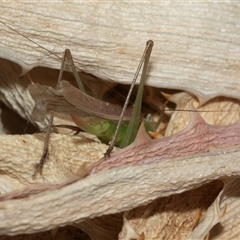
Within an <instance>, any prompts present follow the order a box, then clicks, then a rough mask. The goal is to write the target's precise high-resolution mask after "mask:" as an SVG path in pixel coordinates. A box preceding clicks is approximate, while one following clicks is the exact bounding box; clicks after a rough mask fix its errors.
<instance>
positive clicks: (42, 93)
mask: <svg viewBox="0 0 240 240" xmlns="http://www.w3.org/2000/svg"><path fill="white" fill-rule="evenodd" d="M152 47H153V41H151V40H149V41H148V42H147V46H146V49H145V51H144V53H143V56H142V58H141V61H140V63H139V66H138V68H137V71H136V73H135V75H134V78H133V81H132V85H131V87H130V90H129V93H128V96H127V98H126V101H125V104H124V106H123V108H121V107H120V106H118V105H114V104H110V103H107V102H104V101H101V100H97V99H95V98H93V97H91V96H89V95H87V94H86V93H85V92H84V87H83V85H82V83H81V80H80V78H79V76H78V74H77V71H76V68H75V66H74V63H73V60H72V56H71V53H70V51H69V50H65V52H64V57H63V59H62V65H61V69H60V73H59V78H58V86H57V90H55V89H52V88H49V87H48V88H47V87H43V86H38V85H31V86H30V88H29V92H30V94H31V96H32V97H33V98H34V100H35V108H34V110H33V113H32V116H33V118H34V120H39V119H41V117H39V115H38V110H39V109H44V108H45V111H46V112H47V111H50V112H51V118H50V125H49V126H51V124H52V120H53V115H52V113H54V112H57V113H63V114H68V115H71V117H72V119H73V121H74V122H75V123H76V124H77V125H78V126H79V127H80V128H81V129H82V130H84V131H86V132H88V133H91V134H94V135H96V136H97V137H98V138H99V139H100V140H101V141H102V142H105V143H109V142H110V141H111V142H110V145H109V148H108V150H107V152H106V155H107V156H109V155H110V153H111V151H112V149H113V146H114V145H116V146H119V147H121V148H123V147H126V146H127V145H129V144H130V143H131V142H133V140H134V139H135V136H136V134H137V131H138V127H139V124H140V119H141V103H142V94H143V89H144V84H145V78H146V72H147V66H148V62H149V58H150V54H151V51H152ZM66 60H68V62H69V63H70V65H71V68H72V70H73V73H74V77H75V79H76V81H77V84H78V86H79V88H80V90H79V89H77V88H75V87H73V86H72V85H71V84H69V83H68V82H66V81H62V75H63V71H64V65H65V62H66ZM143 63H144V66H143V71H142V76H141V80H140V85H139V89H138V93H137V96H136V100H135V103H134V107H133V111H131V110H129V109H127V105H128V102H129V99H130V95H131V93H132V90H133V87H134V85H135V83H136V80H137V77H138V75H139V72H140V70H141V68H142V65H143ZM93 116H94V117H93ZM128 121H129V123H127V122H128ZM117 122H118V123H117ZM122 122H123V123H122ZM50 128H51V127H49V128H48V131H47V134H46V140H45V145H44V151H43V155H42V158H41V160H40V162H39V164H37V166H36V172H35V174H36V173H37V172H38V171H39V172H41V171H42V167H43V164H44V162H45V159H46V158H47V155H48V143H49V137H50ZM35 174H34V175H35Z"/></svg>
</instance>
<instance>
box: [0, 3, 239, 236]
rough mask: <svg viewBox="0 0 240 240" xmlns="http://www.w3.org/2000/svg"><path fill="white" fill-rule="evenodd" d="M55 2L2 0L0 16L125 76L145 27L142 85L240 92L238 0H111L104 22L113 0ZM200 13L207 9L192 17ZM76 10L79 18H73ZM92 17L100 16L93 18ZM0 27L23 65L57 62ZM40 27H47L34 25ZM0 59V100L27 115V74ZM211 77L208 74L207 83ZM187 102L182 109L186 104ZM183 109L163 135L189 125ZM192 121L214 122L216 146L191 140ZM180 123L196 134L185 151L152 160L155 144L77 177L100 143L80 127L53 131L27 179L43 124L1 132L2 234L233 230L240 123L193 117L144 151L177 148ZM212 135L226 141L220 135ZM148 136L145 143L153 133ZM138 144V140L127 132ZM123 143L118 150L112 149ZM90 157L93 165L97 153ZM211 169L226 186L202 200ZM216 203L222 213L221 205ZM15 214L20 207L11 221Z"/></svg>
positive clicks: (109, 74)
mask: <svg viewBox="0 0 240 240" xmlns="http://www.w3.org/2000/svg"><path fill="white" fill-rule="evenodd" d="M49 4H50V3H49ZM64 4H65V3H63V2H62V3H58V6H57V7H56V6H54V7H49V9H51V13H50V12H48V9H46V6H45V4H44V5H41V4H40V3H39V4H38V3H32V4H31V5H29V4H21V3H15V2H12V3H7V5H6V4H5V5H4V3H2V4H1V8H0V11H2V14H1V18H2V21H5V23H8V24H11V26H14V27H16V28H17V29H18V30H22V31H23V32H24V34H26V35H27V36H28V37H30V38H32V37H34V39H35V41H36V42H37V43H40V44H41V45H43V46H47V47H49V49H51V50H53V51H54V52H57V53H60V52H62V51H63V49H62V46H66V47H68V48H70V49H75V52H74V56H75V58H76V59H77V61H76V62H77V66H78V67H80V69H82V70H85V71H86V72H89V73H92V74H97V75H98V76H100V77H102V78H104V79H111V80H112V79H116V80H117V81H120V80H122V81H123V80H124V81H130V79H131V77H132V74H133V69H134V68H135V66H136V65H137V60H138V59H139V56H137V55H136V53H139V55H140V52H141V50H142V46H143V44H145V41H146V40H147V39H146V37H149V36H151V37H153V40H154V41H155V49H154V55H153V58H152V63H151V66H150V73H149V82H148V83H149V84H151V85H155V86H156V85H157V86H165V87H167V88H177V89H184V90H188V91H189V92H192V93H195V94H196V96H197V97H198V98H199V99H200V100H201V102H202V103H203V102H204V101H206V100H208V99H210V98H211V97H213V96H218V95H219V94H221V95H224V96H234V97H236V98H239V84H238V78H239V68H238V65H239V64H238V63H239V59H240V58H239V47H238V44H237V43H238V42H239V36H240V35H239V34H237V33H238V32H239V25H238V23H239V14H238V11H237V9H238V8H239V6H238V5H237V4H235V3H231V4H228V3H221V4H219V3H204V4H203V3H197V2H196V3H191V4H190V3H178V4H177V6H176V5H175V3H174V2H168V3H161V4H159V5H154V4H152V5H148V7H147V8H146V7H145V6H144V5H134V6H133V5H132V4H133V3H129V4H131V5H129V4H128V3H118V4H116V5H111V6H112V7H113V9H115V10H116V11H109V12H108V15H107V16H108V20H107V21H106V19H105V16H106V7H109V5H108V4H110V3H104V4H105V5H102V6H104V7H99V4H100V3H98V2H96V3H95V4H96V5H88V4H85V8H82V7H80V5H79V6H78V5H77V6H76V4H68V5H67V7H66V5H64ZM189 4H190V5H189ZM202 4H203V5H202ZM33 9H34V11H33ZM61 9H68V10H69V12H71V16H68V17H69V18H71V19H69V18H66V19H65V18H64V17H63V16H65V14H62V13H61ZM119 9H121V11H120V10H119ZM186 9H188V10H189V11H186ZM35 11H37V12H35ZM6 12H7V14H6ZM116 13H117V14H116ZM111 14H112V15H111ZM39 15H40V16H41V17H39ZM59 15H60V16H61V18H59ZM198 15H200V16H203V15H204V16H207V17H206V18H202V17H201V18H197V17H196V16H198ZM19 16H21V17H19ZM23 16H24V17H23ZM79 16H81V19H83V21H82V22H81V23H79ZM92 16H97V17H98V20H99V21H98V23H99V25H96V19H94V17H92ZM132 16H134V18H132ZM163 16H164V17H163ZM192 16H194V17H192ZM129 17H130V18H131V26H130V25H129ZM32 19H34V21H32ZM50 19H51V20H50ZM76 19H77V20H76ZM134 19H135V20H134ZM199 19H201V20H199ZM216 19H218V21H216ZM50 21H51V22H50ZM140 23H141V24H140ZM31 24H32V25H31ZM79 24H80V25H79ZM107 24H109V25H107ZM0 28H1V31H2V32H3V33H4V34H2V35H1V40H2V41H0V48H1V51H0V54H1V57H3V58H6V59H9V60H12V61H14V62H17V63H19V64H20V65H21V66H22V67H23V71H25V72H26V71H27V70H29V69H31V68H32V67H34V66H38V65H41V66H43V65H44V66H45V65H47V66H51V67H55V68H58V67H59V65H60V64H59V62H58V61H56V59H54V58H52V57H49V56H48V53H46V52H45V51H44V50H43V51H42V52H41V51H40V50H39V49H38V48H36V47H35V45H34V47H33V45H32V42H30V41H29V40H27V39H25V38H22V36H20V35H19V34H17V33H16V32H14V31H12V30H11V29H9V28H8V27H6V25H2V24H1V25H0ZM53 28H54V29H53ZM40 29H44V31H41V34H38V33H39V30H40ZM86 29H87V31H86ZM146 29H148V31H147V33H146ZM76 32H77V33H79V34H76ZM103 32H104V34H102V33H103ZM36 33H37V34H36ZM120 33H121V34H120ZM173 33H174V34H173ZM182 33H184V35H183V34H182ZM67 36H69V37H67ZM73 36H74V37H73ZM106 36H108V37H109V38H108V40H106ZM126 36H128V38H126ZM96 38H97V39H98V41H96V40H95V39H96ZM92 39H94V40H92ZM226 39H228V40H229V41H226ZM46 44H49V45H46ZM199 46H201V47H199ZM109 49H110V50H109ZM203 50H204V51H203ZM113 56H114V57H113ZM3 61H4V62H3V66H1V82H0V84H1V88H0V93H1V100H2V101H4V102H5V103H6V104H7V105H8V106H11V108H13V109H15V110H16V111H17V112H18V113H19V114H21V115H22V116H23V117H26V118H29V116H30V113H31V107H32V102H31V99H30V98H29V94H28V92H27V91H26V89H27V85H28V79H27V78H24V77H23V78H22V79H21V80H19V78H18V74H17V71H16V69H15V66H12V63H9V62H7V61H6V60H3ZM123 62H124V63H123ZM1 64H2V61H1ZM8 64H10V65H8ZM2 69H6V71H3V70H2ZM179 73H181V74H179ZM128 79H129V80H128ZM210 79H211V81H214V84H211V85H209V80H210ZM196 81H197V82H196ZM50 85H51V84H50ZM185 96H187V95H185ZM184 98H185V97H184V96H181V97H180V98H178V100H176V103H177V104H180V105H179V106H178V107H179V108H180V107H181V108H182V107H183V103H182V101H183V99H184ZM187 98H189V96H187ZM191 99H192V98H190V99H188V100H186V101H192V100H191ZM184 101H185V100H184ZM219 101H220V100H217V102H216V105H217V108H215V107H216V106H215V105H212V104H213V103H209V108H210V110H212V109H214V110H221V103H220V102H219ZM227 101H228V100H227ZM186 105H187V108H189V104H186ZM193 105H194V103H193ZM233 105H234V107H233ZM229 106H230V107H229V108H231V109H232V108H233V109H234V111H235V109H236V110H238V103H237V102H236V101H234V102H233V103H230V105H229ZM225 107H226V106H225ZM235 107H236V108H235ZM225 110H226V108H225ZM234 111H233V112H234ZM230 116H231V112H230V113H229V112H226V116H222V117H220V118H217V119H219V120H217V121H218V122H216V121H215V120H214V122H212V124H216V123H219V121H220V122H222V119H224V121H225V119H226V122H225V123H226V124H229V123H232V122H233V121H234V122H235V120H236V121H237V119H234V120H233V119H232V117H230ZM228 117H230V119H229V118H228ZM235 117H236V118H238V116H235ZM181 119H182V115H179V116H177V117H175V118H174V116H173V117H172V120H171V123H170V124H169V129H168V131H167V135H169V136H170V135H172V134H174V133H177V132H179V130H180V129H183V128H184V127H186V121H185V119H184V118H183V119H184V120H181ZM212 119H214V118H212ZM206 121H207V120H206ZM196 123H198V124H199V126H201V128H200V129H201V131H202V130H203V129H205V130H206V129H207V130H208V129H210V130H211V133H212V135H213V134H215V133H216V131H217V130H219V129H221V131H219V132H218V133H216V135H217V136H222V138H218V137H216V138H215V140H216V139H217V140H216V142H214V145H213V144H212V145H211V140H212V139H211V136H209V135H208V136H209V139H208V140H209V145H210V146H207V144H206V148H204V152H202V150H201V151H200V150H199V149H197V147H198V143H199V142H198V140H199V139H201V132H199V133H197V132H195V133H194V130H195V129H197V128H196V127H197V125H198V124H197V125H196ZM225 123H224V124H225ZM182 124H183V125H182ZM178 125H182V127H180V126H178ZM178 127H179V128H178ZM229 129H230V131H229V132H228V130H229ZM233 130H234V132H233ZM184 133H185V134H186V133H189V134H190V135H188V136H191V134H193V135H192V136H194V137H193V141H188V142H186V143H188V144H189V143H191V144H195V146H193V145H192V146H193V149H194V147H196V150H197V151H195V152H194V151H191V153H189V152H187V151H189V149H187V148H186V149H183V150H185V154H184V156H181V153H182V151H179V155H178V156H176V155H173V156H172V158H171V160H169V157H168V156H165V157H163V158H162V160H161V161H157V160H158V157H157V154H156V155H155V157H152V158H149V156H148V153H146V154H145V155H143V159H142V162H141V164H139V165H127V166H125V162H124V161H122V162H121V161H119V162H117V163H116V165H114V164H115V163H114V164H113V165H112V169H109V170H106V171H102V172H98V173H95V174H90V175H89V176H88V177H86V178H83V179H82V178H81V176H79V175H78V174H77V172H78V170H79V168H80V167H81V166H82V164H83V162H87V167H88V166H90V165H91V164H92V163H94V162H97V161H98V160H99V159H100V156H102V153H103V152H104V151H105V148H106V146H105V145H102V144H99V143H96V142H92V141H89V140H86V138H84V137H83V138H80V137H76V136H75V137H72V136H66V135H52V141H51V149H50V152H51V155H50V159H49V160H48V161H47V164H46V165H45V167H44V175H43V177H38V178H36V179H33V178H32V173H33V171H34V170H33V169H34V164H35V163H36V162H37V161H38V160H39V157H40V156H41V146H42V144H41V143H42V138H41V137H40V138H41V140H39V139H38V136H41V135H34V136H27V135H26V136H1V137H0V142H1V178H0V181H1V183H0V187H1V190H0V191H1V202H0V218H1V219H2V221H1V223H0V233H1V234H7V235H16V234H21V233H34V232H39V231H45V230H48V229H53V228H55V227H57V226H63V225H68V224H72V225H75V226H78V227H79V228H81V229H83V230H84V231H86V232H87V233H88V235H89V236H91V238H92V239H98V240H101V239H116V238H117V236H118V234H119V232H120V230H121V228H122V229H123V230H122V232H121V233H120V234H119V238H120V239H127V237H133V234H135V235H134V237H136V238H139V239H153V238H155V237H161V236H167V237H168V239H171V238H172V239H174V238H175V239H181V238H182V239H186V237H187V236H188V237H189V239H196V238H199V239H202V238H204V236H205V235H207V234H208V232H209V230H210V229H212V227H213V225H214V224H216V223H219V224H218V225H217V226H216V227H215V228H213V229H212V230H211V231H210V235H209V236H210V237H212V238H215V239H220V238H222V239H232V238H234V237H236V236H237V237H238V236H239V233H238V229H239V227H238V226H239V224H238V221H237V220H236V221H234V224H233V222H232V221H233V219H235V218H236V217H235V216H236V215H237V214H238V204H239V194H238V192H237V190H236V189H239V182H238V180H237V178H238V177H239V176H240V171H239V169H240V164H239V146H238V144H239V139H238V135H239V123H235V125H232V126H227V127H216V128H215V127H209V126H208V125H206V124H204V122H202V121H200V120H199V118H196V117H195V118H193V120H192V122H191V123H190V125H189V127H188V128H187V129H186V130H184V131H183V132H181V133H179V134H177V135H175V136H173V137H169V138H164V139H162V140H161V141H156V142H157V143H159V144H156V145H162V147H163V149H161V150H159V146H157V147H158V148H156V149H153V150H154V151H153V153H158V154H160V155H161V151H163V152H164V149H165V150H166V149H168V147H169V146H168V144H167V143H168V141H169V139H170V140H171V141H173V142H174V143H175V146H176V148H177V147H180V148H181V146H182V148H185V146H184V147H183V145H182V143H184V142H185V136H186V135H184ZM202 133H205V132H204V131H203V132H202ZM194 134H197V135H194ZM199 134H200V135H199ZM224 134H233V135H232V137H233V138H231V135H228V138H225V135H224ZM196 136H198V138H197V137H196ZM219 139H226V140H225V142H224V141H223V142H222V145H221V144H220V145H218V140H219ZM205 140H206V139H205ZM137 141H138V144H139V143H140V141H142V143H141V144H143V147H145V146H144V145H145V144H144V143H146V141H150V140H145V138H143V140H141V139H138V140H137ZM194 141H195V142H194ZM85 143H86V145H85ZM201 143H203V142H201ZM150 145H151V147H152V148H153V147H154V144H150ZM233 145H234V146H233ZM137 146H140V145H137V144H136V143H135V147H137ZM188 146H189V147H191V145H188ZM131 147H133V146H130V149H131ZM127 151H128V150H127V149H125V150H122V152H121V154H123V155H124V154H126V152H127ZM173 153H174V152H173ZM116 154H117V153H116ZM118 155H119V153H118ZM115 156H117V155H115ZM163 156H164V155H163ZM113 157H114V156H113ZM111 161H112V160H111V159H109V162H111ZM93 166H94V165H93ZM95 166H101V165H99V163H98V165H95ZM88 169H93V167H91V168H88ZM106 169H107V168H106ZM216 179H220V180H222V179H224V183H225V185H224V187H223V190H222V192H221V194H220V195H219V196H218V198H216V200H215V202H214V203H213V204H212V206H211V207H210V208H209V210H208V211H206V208H207V207H208V206H209V205H211V203H212V202H213V201H214V198H215V197H216V196H217V194H218V192H219V191H220V190H221V184H220V183H219V181H214V182H212V181H213V180H216ZM207 183H208V184H207ZM203 193H205V194H203ZM204 200H205V201H204ZM225 203H226V204H225ZM142 205H145V206H144V207H143V206H142ZM186 205H188V206H189V207H188V208H187V207H186ZM225 206H227V207H226V212H225V214H223V212H224V211H223V210H224V209H225ZM184 207H186V208H184ZM183 209H186V211H183ZM212 209H218V211H212ZM123 212H124V218H123V219H124V225H123V219H122V215H123ZM199 212H200V214H199ZM16 216H21V217H19V218H18V219H17V221H16ZM196 216H197V217H196ZM198 222H199V223H198ZM109 223H110V224H109ZM152 223H154V224H152ZM160 223H162V224H160ZM115 224H116V226H117V227H115V226H114V225H115ZM122 225H123V226H122ZM106 226H108V227H106ZM193 228H194V230H193ZM192 230H193V232H192ZM130 231H131V232H130ZM191 232H192V233H191ZM171 233H173V234H171ZM161 234H162V235H161Z"/></svg>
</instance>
